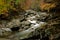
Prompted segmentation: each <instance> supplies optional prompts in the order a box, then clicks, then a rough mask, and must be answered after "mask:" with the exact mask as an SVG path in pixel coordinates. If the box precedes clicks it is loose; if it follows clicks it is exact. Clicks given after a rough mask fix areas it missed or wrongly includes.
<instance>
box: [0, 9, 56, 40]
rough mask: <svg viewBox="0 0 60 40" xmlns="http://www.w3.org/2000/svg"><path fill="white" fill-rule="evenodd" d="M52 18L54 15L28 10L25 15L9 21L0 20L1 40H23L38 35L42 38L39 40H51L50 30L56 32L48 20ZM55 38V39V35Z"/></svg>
mask: <svg viewBox="0 0 60 40" xmlns="http://www.w3.org/2000/svg"><path fill="white" fill-rule="evenodd" d="M50 17H51V18H52V15H51V14H49V13H46V12H40V11H39V12H37V11H34V10H26V11H25V12H24V14H22V13H21V14H19V15H18V16H16V18H14V17H12V18H11V20H9V21H7V20H1V19H0V21H1V22H0V38H1V39H3V38H4V39H6V40H23V39H26V38H30V37H33V36H37V35H39V36H40V37H39V38H36V39H37V40H42V39H44V38H49V37H50V35H52V33H51V32H50V31H49V30H50V29H51V30H52V31H54V29H55V27H54V28H53V27H52V26H51V25H50V24H51V23H50V22H48V20H47V19H49V18H50ZM48 23H50V24H48ZM55 23H57V22H55ZM48 25H49V26H48ZM47 26H48V27H49V28H48V27H47ZM50 26H51V27H50ZM56 30H57V29H56ZM50 33H51V34H50ZM56 35H57V34H56ZM53 37H54V38H55V35H54V36H53ZM27 40H28V39H27ZM31 40H33V39H31ZM46 40H48V39H46Z"/></svg>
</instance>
